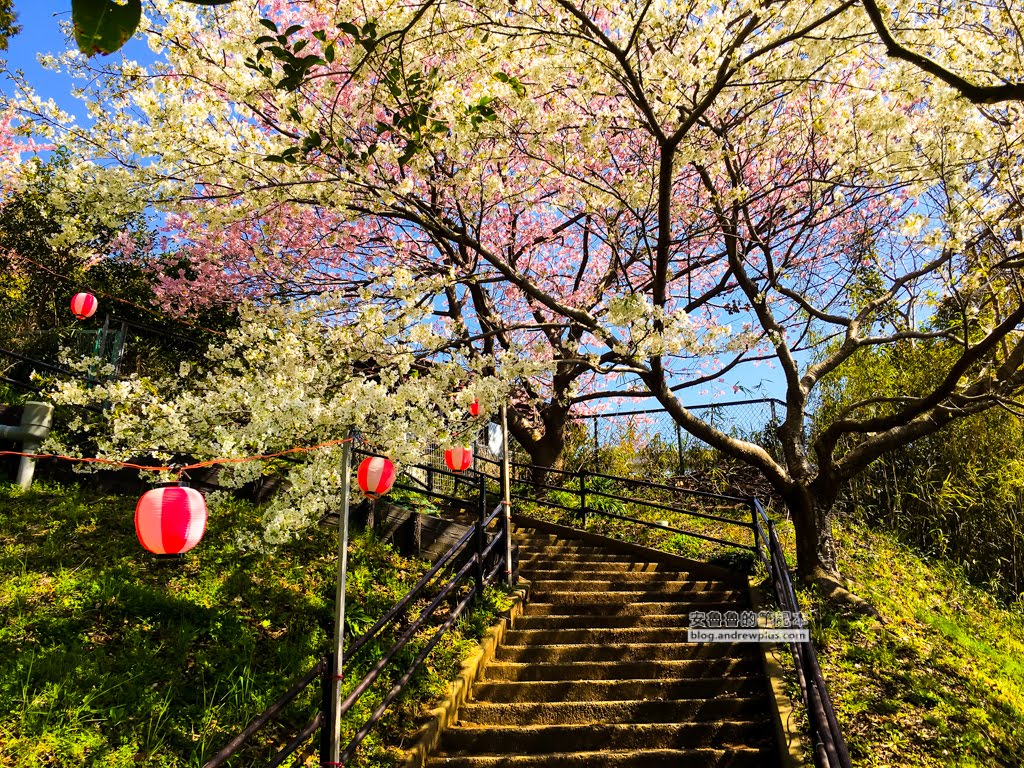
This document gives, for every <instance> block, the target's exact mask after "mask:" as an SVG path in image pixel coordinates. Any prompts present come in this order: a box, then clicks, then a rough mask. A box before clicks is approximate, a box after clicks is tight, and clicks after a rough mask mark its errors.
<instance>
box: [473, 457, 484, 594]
mask: <svg viewBox="0 0 1024 768" xmlns="http://www.w3.org/2000/svg"><path fill="white" fill-rule="evenodd" d="M477 484H478V488H479V491H478V492H479V497H478V499H477V506H478V512H479V514H478V515H477V518H476V523H474V527H475V528H476V537H475V538H476V569H475V581H476V598H475V599H477V600H479V599H480V598H481V597H483V594H484V547H486V546H487V531H486V530H484V520H486V519H487V479H486V478H485V477H484V476H483V475H480V476H479V479H478V480H477Z"/></svg>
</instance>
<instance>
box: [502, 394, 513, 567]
mask: <svg viewBox="0 0 1024 768" xmlns="http://www.w3.org/2000/svg"><path fill="white" fill-rule="evenodd" d="M507 408H508V406H507V405H505V404H504V403H502V405H501V503H502V505H504V507H505V514H504V515H503V516H502V517H503V518H504V523H505V583H506V584H508V585H509V586H510V587H514V586H515V578H514V576H513V575H512V466H511V463H510V459H509V455H508V410H507Z"/></svg>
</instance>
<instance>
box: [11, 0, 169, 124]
mask: <svg viewBox="0 0 1024 768" xmlns="http://www.w3.org/2000/svg"><path fill="white" fill-rule="evenodd" d="M14 11H15V13H16V14H17V15H18V24H19V25H20V26H21V33H20V34H18V35H16V36H14V37H12V38H11V39H10V41H9V49H8V51H7V52H6V54H5V53H3V52H0V59H6V61H7V66H8V68H9V69H11V70H21V71H23V72H24V73H25V76H26V77H27V78H28V81H29V83H30V84H31V85H32V86H33V87H34V88H35V90H36V92H37V93H38V94H39V96H40V97H42V98H44V99H53V100H54V101H55V102H56V103H57V105H58V106H59V107H61V108H62V109H64V110H66V111H68V112H70V113H72V114H74V115H77V116H79V118H80V119H82V120H85V117H84V116H85V110H84V109H83V108H82V105H81V102H79V101H78V100H77V99H76V98H74V97H73V96H72V95H71V91H72V87H73V82H72V79H71V77H70V76H69V75H66V74H54V73H53V72H49V71H47V70H45V69H43V68H42V67H41V66H39V63H38V62H37V61H36V57H37V56H38V54H40V53H53V54H59V53H62V52H63V51H66V50H68V49H69V48H74V45H75V44H74V41H72V40H69V39H68V38H66V37H65V36H64V32H63V31H62V30H61V25H62V24H64V25H70V23H71V0H14ZM122 50H123V51H124V52H125V53H126V54H127V55H128V56H130V57H132V58H135V59H137V60H140V61H152V59H153V55H152V53H150V50H149V48H148V47H147V46H146V44H145V42H143V41H142V39H141V38H138V37H136V38H134V39H132V40H130V41H128V44H127V45H126V46H125V47H124V48H123V49H122ZM113 55H114V56H120V55H121V53H120V52H118V53H115V54H113ZM0 91H2V92H3V93H4V94H10V93H11V85H10V82H8V81H7V80H6V78H5V79H4V80H2V81H0Z"/></svg>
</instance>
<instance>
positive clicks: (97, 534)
mask: <svg viewBox="0 0 1024 768" xmlns="http://www.w3.org/2000/svg"><path fill="white" fill-rule="evenodd" d="M134 504H135V498H134V497H132V498H126V497H117V496H97V495H95V494H91V493H89V492H88V491H86V490H82V489H78V488H57V487H50V488H44V489H43V490H41V491H33V492H31V493H29V494H25V495H22V494H20V493H18V492H17V491H15V490H13V489H12V488H11V487H10V486H0V616H2V617H3V619H2V622H0V765H3V766H18V768H23V767H24V768H28V767H30V766H32V767H35V766H104V767H105V768H106V767H108V766H198V765H200V764H201V763H202V761H203V760H204V759H208V758H209V757H210V756H211V755H212V753H213V752H214V751H216V750H217V749H218V748H219V747H220V746H222V745H223V744H224V743H225V742H226V741H228V740H229V739H230V737H231V736H233V735H234V734H235V733H237V732H238V731H239V730H240V729H241V727H243V726H244V724H245V723H247V722H248V720H249V719H251V718H252V717H253V716H254V715H255V714H257V713H258V712H260V711H261V710H262V709H264V708H265V707H266V705H267V704H269V703H270V702H271V701H273V700H274V698H276V697H277V696H278V695H280V693H281V692H283V690H284V688H285V687H286V686H287V684H288V682H289V681H290V680H291V679H292V678H294V677H296V676H298V674H300V673H301V672H304V671H305V670H306V669H308V668H309V667H310V666H311V665H312V664H313V663H314V661H315V660H316V659H317V658H318V657H319V656H320V655H321V654H322V653H323V652H324V651H325V649H326V648H327V645H328V643H329V637H328V633H329V631H330V618H331V616H332V615H333V594H334V586H335V579H336V567H337V566H336V563H337V557H336V553H337V543H336V538H335V534H333V532H332V531H330V530H327V529H324V528H320V529H316V530H313V531H311V532H309V533H308V534H307V535H305V536H304V537H302V538H301V539H300V540H298V541H296V542H294V543H293V544H292V545H289V546H287V547H283V548H281V549H279V550H278V551H277V552H275V553H274V554H273V555H259V554H255V553H251V552H249V553H247V552H243V551H240V550H239V549H238V548H237V547H236V546H235V544H234V542H235V538H236V534H237V533H238V532H239V531H240V530H243V529H245V528H247V527H248V528H251V527H253V526H254V524H255V515H254V513H253V510H251V509H249V508H248V507H246V506H245V505H241V504H237V503H234V504H221V505H220V506H218V507H216V508H212V509H211V517H210V523H209V528H208V532H207V534H206V537H205V538H204V540H203V541H202V542H201V543H200V545H199V546H198V547H196V549H194V550H193V551H192V552H190V553H189V554H188V555H187V556H186V557H185V559H184V560H183V561H181V562H167V561H159V560H156V559H155V558H153V557H151V556H149V555H148V554H147V553H145V552H144V551H143V550H142V549H141V547H140V546H139V544H138V541H137V540H136V538H135V532H134V527H133V521H132V520H133V510H134ZM350 552H351V553H352V554H351V561H350V562H351V570H350V581H349V590H348V594H349V618H350V623H349V626H350V630H353V629H354V630H355V631H356V632H360V631H362V629H365V628H366V626H368V624H369V623H370V622H372V620H373V619H375V618H376V616H378V615H380V614H381V613H382V612H383V611H384V610H385V609H386V608H387V607H390V605H392V604H393V603H394V602H395V601H396V600H397V599H398V598H399V597H400V596H401V595H402V594H404V593H405V592H406V591H407V589H408V587H409V586H410V585H411V583H412V582H413V581H414V580H415V578H417V577H418V576H419V574H420V573H422V571H423V569H424V566H423V564H422V563H419V562H417V561H409V560H406V559H404V558H401V557H399V556H397V555H396V554H395V553H394V552H392V551H391V550H390V549H389V548H387V547H385V546H383V545H381V544H380V543H379V542H375V541H374V540H373V539H370V538H367V537H365V536H364V537H356V538H355V539H354V544H353V547H352V548H351V549H350ZM487 621H489V615H484V612H483V611H480V612H478V613H477V614H476V615H475V616H474V620H473V621H472V622H470V624H471V626H469V627H467V630H468V634H469V635H474V634H478V633H479V631H480V630H481V628H482V627H483V626H485V625H486V623H487ZM471 645H472V641H471V639H470V638H469V637H455V638H453V639H452V640H451V641H449V642H446V643H443V644H442V647H441V648H440V649H439V651H440V654H439V656H437V657H435V658H434V660H433V661H432V662H431V667H432V669H433V671H434V673H435V674H434V675H433V676H432V677H428V678H425V679H422V680H421V681H420V682H419V683H418V686H417V688H416V690H415V691H414V698H416V697H418V698H422V697H429V696H431V695H432V694H435V693H436V692H437V691H438V690H439V688H440V687H441V686H442V685H443V683H444V682H445V681H447V680H448V679H450V677H451V672H452V669H453V668H454V666H455V665H456V663H457V662H458V660H459V659H460V658H461V657H462V656H463V655H464V654H465V652H466V650H467V649H468V647H470V646H471ZM366 664H367V662H363V663H362V665H360V663H359V661H358V660H357V661H356V663H355V664H353V665H352V670H351V671H352V672H358V671H359V668H360V666H363V667H365V666H366ZM313 688H314V689H315V688H317V686H313ZM373 701H374V698H373V697H370V698H369V699H368V700H367V701H366V703H365V704H364V705H363V706H362V707H361V709H362V711H363V713H365V712H367V711H368V710H369V709H370V706H371V705H372V703H373ZM305 703H306V704H307V706H306V708H305V709H302V711H298V710H296V711H294V712H291V713H289V715H288V716H286V717H285V721H286V723H287V726H288V728H290V729H291V730H292V732H294V730H297V729H296V728H295V726H296V724H298V725H300V726H301V725H302V724H304V723H305V722H306V720H308V717H309V708H308V704H309V702H308V701H307V702H305ZM414 710H415V703H414V702H413V703H410V705H409V711H408V712H406V713H405V714H406V716H408V715H409V713H410V712H412V711H414ZM401 727H402V725H401V724H400V723H399V724H395V723H392V724H391V725H390V726H388V727H387V729H386V730H385V731H384V733H383V734H377V735H375V736H374V738H373V739H372V741H373V742H374V743H372V744H371V745H370V749H368V750H367V751H368V752H370V753H373V754H375V755H377V756H378V757H377V758H374V760H378V759H379V760H380V761H381V763H380V764H385V763H386V762H387V761H386V760H385V759H384V758H382V757H380V755H381V753H382V752H383V751H384V750H383V747H382V742H386V741H389V740H392V739H394V737H395V734H396V732H397V730H399V729H400V728H401ZM287 730H288V729H287V728H286V729H284V730H282V732H281V733H279V734H278V735H277V736H276V738H281V737H282V736H284V735H285V734H286V733H287ZM256 759H257V756H256V755H254V754H250V755H248V756H247V757H246V758H243V759H242V760H241V762H236V763H234V764H235V765H251V764H256V763H255V760H256ZM371 762H374V761H373V760H371ZM374 764H377V763H376V762H374Z"/></svg>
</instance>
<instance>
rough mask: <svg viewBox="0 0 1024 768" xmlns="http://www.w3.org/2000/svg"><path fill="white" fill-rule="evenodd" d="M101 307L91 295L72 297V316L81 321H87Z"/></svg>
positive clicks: (82, 294)
mask: <svg viewBox="0 0 1024 768" xmlns="http://www.w3.org/2000/svg"><path fill="white" fill-rule="evenodd" d="M99 305H100V303H99V302H98V301H96V297H95V296H93V295H92V294H91V293H76V294H75V295H74V296H72V297H71V314H73V315H74V316H75V317H77V318H78V319H79V320H85V319H86V318H89V317H92V316H93V315H95V314H96V309H97V308H98V307H99Z"/></svg>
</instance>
